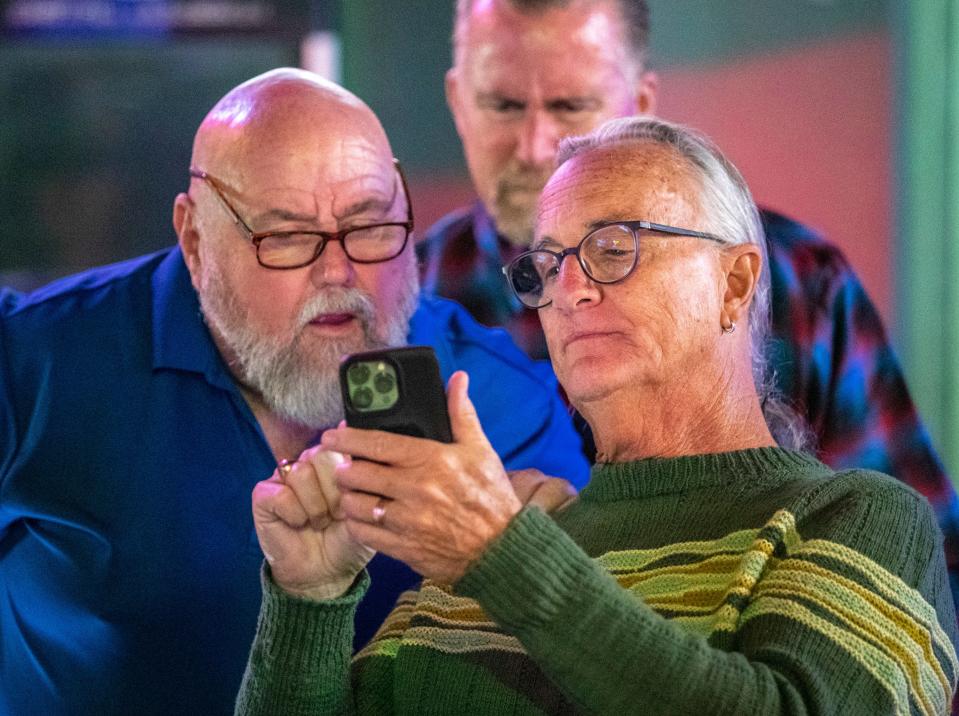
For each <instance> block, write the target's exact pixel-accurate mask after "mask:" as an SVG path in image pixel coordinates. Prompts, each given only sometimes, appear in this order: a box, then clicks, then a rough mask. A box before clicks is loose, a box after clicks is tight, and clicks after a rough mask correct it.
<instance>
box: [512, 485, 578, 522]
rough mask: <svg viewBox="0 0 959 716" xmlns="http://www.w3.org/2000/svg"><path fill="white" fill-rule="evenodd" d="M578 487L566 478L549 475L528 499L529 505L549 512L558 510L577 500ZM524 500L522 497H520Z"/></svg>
mask: <svg viewBox="0 0 959 716" xmlns="http://www.w3.org/2000/svg"><path fill="white" fill-rule="evenodd" d="M576 497H577V493H576V488H575V487H573V486H572V485H571V484H570V483H569V482H567V481H566V480H562V479H560V478H558V477H549V478H546V479H545V480H543V481H541V482H539V483H538V484H537V485H536V487H535V489H534V490H533V492H532V494H531V495H530V496H529V499H528V500H525V501H523V503H524V504H527V505H536V506H537V507H540V508H541V509H542V510H543V511H544V512H546V513H547V514H549V513H551V512H557V511H559V510H561V509H563V508H564V507H567V506H568V505H570V504H571V503H572V502H574V501H575V500H576ZM520 499H521V501H522V498H520Z"/></svg>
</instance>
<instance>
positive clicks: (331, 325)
mask: <svg viewBox="0 0 959 716" xmlns="http://www.w3.org/2000/svg"><path fill="white" fill-rule="evenodd" d="M354 323H356V316H355V315H354V314H352V313H321V314H319V315H317V316H314V317H313V319H312V320H311V321H310V323H309V325H311V326H314V327H316V328H322V329H326V330H338V329H345V328H349V327H352V326H353V324H354Z"/></svg>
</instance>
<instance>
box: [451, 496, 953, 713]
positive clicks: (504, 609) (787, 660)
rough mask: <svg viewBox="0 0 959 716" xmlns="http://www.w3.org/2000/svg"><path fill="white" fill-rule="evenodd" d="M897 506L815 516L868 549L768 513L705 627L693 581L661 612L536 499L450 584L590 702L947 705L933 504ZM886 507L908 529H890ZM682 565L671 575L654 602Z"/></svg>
mask: <svg viewBox="0 0 959 716" xmlns="http://www.w3.org/2000/svg"><path fill="white" fill-rule="evenodd" d="M899 506H900V507H903V509H905V511H906V512H910V511H911V514H907V515H906V516H905V517H903V515H902V514H901V513H902V510H900V511H898V512H897V511H895V510H889V509H878V510H873V509H871V505H870V500H865V501H863V504H860V505H858V506H857V505H855V504H853V505H852V506H850V505H848V504H847V505H845V506H844V507H843V508H842V509H838V510H833V511H832V512H829V511H827V512H829V513H828V514H827V515H826V517H825V518H824V519H823V520H822V521H823V522H825V523H828V524H829V525H833V524H836V525H852V526H853V527H852V528H854V529H856V530H857V531H858V532H861V533H862V534H863V535H865V536H864V538H863V540H864V544H866V543H870V542H871V546H868V545H867V546H863V547H862V549H861V550H856V549H851V548H849V547H848V546H845V545H844V544H843V543H841V542H840V541H836V540H834V539H829V538H828V537H829V535H828V534H826V533H828V532H829V531H830V529H831V528H830V527H828V526H827V527H821V526H820V527H818V528H817V527H811V528H810V530H811V532H812V533H813V534H814V535H815V536H814V537H813V538H811V539H804V538H803V536H802V535H801V534H800V532H799V530H798V529H797V527H796V518H795V515H794V514H792V513H788V512H786V511H781V512H779V513H777V515H776V516H775V517H774V518H773V519H772V520H771V521H770V524H769V525H767V527H766V528H764V529H763V530H760V531H759V532H758V533H757V534H756V535H755V538H754V539H753V541H752V544H750V545H749V546H748V548H747V549H746V550H745V551H744V552H743V554H742V556H741V557H740V567H739V569H740V571H739V574H738V575H737V578H736V579H734V580H733V581H732V585H731V586H730V587H729V593H728V594H727V595H726V597H725V598H724V599H723V600H722V605H721V606H720V607H719V608H718V609H716V610H715V611H714V613H711V614H709V615H700V616H701V618H702V620H703V622H702V623H703V624H706V623H708V628H707V627H704V628H702V629H699V630H697V628H696V622H695V617H696V615H695V613H694V612H695V600H691V601H689V600H690V593H689V592H685V597H684V598H685V599H686V600H688V603H687V604H685V605H683V606H684V607H685V608H688V609H689V610H690V614H688V615H687V618H686V619H676V618H672V619H666V618H665V617H664V616H662V615H661V614H660V613H658V611H659V609H656V610H654V608H653V607H652V606H650V605H649V604H647V603H646V601H645V600H644V599H643V598H642V597H640V596H638V595H637V594H636V593H634V592H633V591H631V590H630V589H628V588H627V589H624V588H623V585H622V584H621V583H620V582H619V581H617V579H616V578H615V577H614V575H613V574H611V573H610V565H609V564H607V565H605V566H604V564H603V560H602V559H601V560H594V559H591V558H590V557H588V556H587V555H586V554H585V553H584V552H583V551H582V550H581V549H580V548H579V547H578V546H577V545H576V544H575V543H574V542H573V541H572V539H571V538H570V537H569V536H568V535H566V533H565V532H563V530H562V529H560V528H559V527H558V526H557V525H556V524H555V523H554V522H553V521H552V520H551V519H550V518H548V517H547V516H545V515H544V514H542V513H541V512H539V511H538V510H535V509H527V510H524V512H522V513H521V514H520V515H519V516H518V517H517V518H516V519H515V520H514V521H513V523H511V525H510V527H509V528H508V529H507V531H506V532H505V533H504V534H503V535H502V536H501V537H500V539H499V540H498V541H497V542H496V543H494V545H493V546H492V547H491V548H490V549H489V550H488V551H487V553H486V554H485V555H484V557H483V558H482V559H481V560H479V561H478V562H477V563H476V564H475V565H474V566H473V567H472V568H471V570H470V571H469V572H468V573H467V574H466V575H465V576H464V578H463V579H462V580H460V582H459V584H458V585H457V587H456V589H457V592H458V593H460V594H463V595H464V596H468V597H472V598H475V599H476V600H477V601H478V602H479V603H480V605H481V606H482V607H483V608H484V610H485V611H486V612H487V613H488V614H489V615H490V616H491V618H492V619H494V620H495V621H496V623H498V624H499V625H500V626H501V627H502V628H504V629H505V630H506V631H508V632H510V633H512V634H513V635H515V636H516V637H517V638H518V639H519V641H520V642H521V643H522V644H523V646H524V647H525V648H526V650H527V651H528V653H529V654H530V656H531V657H532V658H533V659H534V660H535V661H536V662H537V663H538V664H539V666H540V668H541V669H542V670H543V672H544V673H545V674H546V675H547V676H548V677H549V678H550V679H551V680H552V681H553V682H554V683H555V684H556V685H557V687H558V688H560V689H561V690H562V691H563V692H564V693H565V695H566V696H567V698H569V699H570V700H571V701H572V702H573V703H574V704H576V705H577V706H579V707H580V708H582V709H583V710H585V711H587V712H592V713H632V712H640V713H644V714H675V713H704V714H705V713H723V714H743V715H744V716H745V715H747V714H750V715H751V714H757V713H762V714H805V713H843V714H863V715H864V716H865V715H866V714H870V715H873V714H893V713H895V714H899V713H901V714H910V713H921V714H941V713H946V712H947V710H948V706H949V702H950V700H951V697H952V693H953V691H954V689H955V683H956V672H957V666H956V656H955V652H954V647H953V643H952V640H953V639H954V636H955V629H954V625H951V624H950V625H948V627H949V628H948V629H946V628H944V627H943V625H942V624H941V623H940V620H941V619H944V618H946V617H943V615H948V613H949V609H950V605H948V604H946V602H948V601H949V599H950V598H949V593H948V589H947V587H946V585H945V579H944V574H945V573H944V569H943V557H942V551H941V547H940V548H937V549H931V548H929V545H935V544H936V539H935V535H936V533H935V531H934V530H935V528H934V521H933V520H932V517H931V511H930V510H929V508H928V505H927V504H925V503H924V501H921V499H919V498H918V497H913V496H912V495H910V496H909V497H908V499H905V500H900V505H899ZM860 513H862V514H860ZM890 514H893V515H894V516H895V517H894V519H897V520H903V519H904V520H905V521H906V522H907V523H910V524H913V526H914V527H913V529H912V530H903V529H901V525H896V527H897V528H896V529H891V525H889V524H884V520H887V519H890V518H889V515H890ZM815 523H816V519H815V518H814V519H813V520H812V523H811V524H813V525H815ZM930 530H933V531H932V532H931V533H930ZM838 531H841V529H839V530H838ZM870 553H872V556H870ZM877 553H882V554H883V555H892V556H889V557H888V559H887V560H886V561H885V564H884V563H882V562H881V561H877V560H876V559H874V557H875V555H876V554H877ZM534 555H535V556H534ZM681 572H682V570H680V571H679V573H677V574H674V575H664V577H663V580H664V585H665V586H664V587H663V590H664V591H663V592H662V593H661V594H660V595H659V597H658V599H660V600H661V602H662V603H668V602H669V593H668V592H669V589H670V587H669V585H670V583H671V582H670V580H682V578H683V575H682V573H681ZM905 573H908V574H906V576H907V577H908V580H909V581H908V582H907V581H905V580H904V579H903V578H902V576H900V575H901V574H905ZM695 579H700V580H701V579H702V577H701V575H700V576H697V577H695ZM677 583H678V582H677ZM920 590H923V591H920ZM679 591H681V590H679ZM679 591H677V593H679ZM676 606H677V605H676V604H675V603H674V604H673V607H676ZM659 607H662V604H660V605H659ZM673 611H674V614H675V611H676V610H675V609H674V610H673Z"/></svg>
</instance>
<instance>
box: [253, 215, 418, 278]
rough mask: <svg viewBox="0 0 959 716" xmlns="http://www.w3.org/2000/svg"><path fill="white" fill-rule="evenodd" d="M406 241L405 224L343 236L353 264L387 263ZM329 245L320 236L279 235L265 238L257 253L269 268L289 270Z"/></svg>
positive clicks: (368, 228) (365, 229)
mask: <svg viewBox="0 0 959 716" xmlns="http://www.w3.org/2000/svg"><path fill="white" fill-rule="evenodd" d="M406 238H407V228H406V226H403V225H387V226H369V227H361V228H357V229H354V230H352V231H349V232H347V233H346V234H344V235H343V250H344V251H345V252H346V255H347V256H348V257H349V258H350V259H351V260H353V261H360V262H369V263H375V262H378V261H387V260H389V259H391V258H394V257H395V256H396V255H397V254H399V252H400V251H402V250H403V246H404V245H405V243H406ZM325 244H326V239H325V238H324V237H323V236H320V235H319V234H311V233H301V234H275V235H270V236H265V237H263V238H262V239H261V240H260V242H259V246H258V249H257V250H258V256H259V259H260V262H261V263H263V264H264V265H265V266H270V267H275V268H287V267H291V266H300V265H302V264H303V263H307V262H309V261H311V260H312V259H313V258H314V257H315V256H316V255H317V254H318V252H319V251H320V250H322V249H321V248H320V247H321V245H322V246H323V248H325Z"/></svg>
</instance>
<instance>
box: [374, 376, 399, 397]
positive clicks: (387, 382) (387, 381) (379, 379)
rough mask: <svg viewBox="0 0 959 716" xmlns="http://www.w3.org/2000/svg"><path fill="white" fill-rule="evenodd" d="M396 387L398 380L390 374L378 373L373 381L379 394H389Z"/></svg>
mask: <svg viewBox="0 0 959 716" xmlns="http://www.w3.org/2000/svg"><path fill="white" fill-rule="evenodd" d="M395 385H396V379H395V378H393V376H392V375H390V374H389V373H378V374H377V375H376V377H375V378H374V379H373V387H374V388H376V392H377V393H389V392H390V391H392V390H393V386H395Z"/></svg>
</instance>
